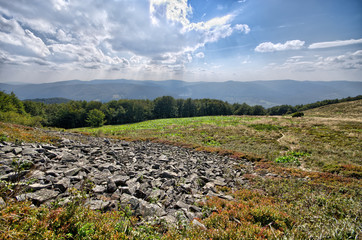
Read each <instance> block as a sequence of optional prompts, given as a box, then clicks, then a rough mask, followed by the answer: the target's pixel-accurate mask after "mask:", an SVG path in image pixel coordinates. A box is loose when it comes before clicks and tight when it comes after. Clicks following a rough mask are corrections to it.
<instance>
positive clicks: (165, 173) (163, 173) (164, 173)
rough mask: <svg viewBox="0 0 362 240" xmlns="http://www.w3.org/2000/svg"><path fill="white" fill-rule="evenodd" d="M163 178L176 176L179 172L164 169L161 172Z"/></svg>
mask: <svg viewBox="0 0 362 240" xmlns="http://www.w3.org/2000/svg"><path fill="white" fill-rule="evenodd" d="M160 177H161V178H176V177H178V175H177V173H174V172H171V171H163V172H162V173H161V174H160Z"/></svg>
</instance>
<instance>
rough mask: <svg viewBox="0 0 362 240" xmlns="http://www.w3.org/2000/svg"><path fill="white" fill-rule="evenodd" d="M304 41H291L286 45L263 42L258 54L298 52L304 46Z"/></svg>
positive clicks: (257, 50) (257, 48) (258, 48)
mask: <svg viewBox="0 0 362 240" xmlns="http://www.w3.org/2000/svg"><path fill="white" fill-rule="evenodd" d="M304 43H305V42H304V41H301V40H291V41H286V42H285V43H276V44H274V43H271V42H263V43H261V44H259V45H258V46H257V47H256V48H255V51H256V52H262V53H264V52H275V51H285V50H298V49H301V48H302V47H303V46H304Z"/></svg>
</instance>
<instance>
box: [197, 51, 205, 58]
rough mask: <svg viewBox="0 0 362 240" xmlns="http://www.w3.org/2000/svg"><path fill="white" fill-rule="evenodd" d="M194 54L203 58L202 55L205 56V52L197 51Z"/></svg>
mask: <svg viewBox="0 0 362 240" xmlns="http://www.w3.org/2000/svg"><path fill="white" fill-rule="evenodd" d="M195 56H196V57H197V58H204V57H205V54H204V53H203V52H198V53H196V54H195Z"/></svg>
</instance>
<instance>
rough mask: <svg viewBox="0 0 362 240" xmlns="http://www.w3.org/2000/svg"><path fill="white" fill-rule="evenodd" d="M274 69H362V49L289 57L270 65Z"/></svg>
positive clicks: (309, 70) (307, 70)
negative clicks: (334, 53)
mask: <svg viewBox="0 0 362 240" xmlns="http://www.w3.org/2000/svg"><path fill="white" fill-rule="evenodd" d="M269 68H272V69H274V70H278V69H279V70H290V71H294V72H315V71H341V70H342V71H346V70H347V71H348V70H355V69H359V70H362V50H358V51H355V52H347V53H345V54H342V55H337V56H326V57H322V56H314V57H309V58H306V57H303V56H294V57H290V58H288V59H287V60H286V61H285V62H284V63H283V64H281V65H277V64H274V65H270V66H269Z"/></svg>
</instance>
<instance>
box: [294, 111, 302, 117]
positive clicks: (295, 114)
mask: <svg viewBox="0 0 362 240" xmlns="http://www.w3.org/2000/svg"><path fill="white" fill-rule="evenodd" d="M303 116H304V113H303V112H295V113H293V114H292V117H293V118H294V117H303Z"/></svg>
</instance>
